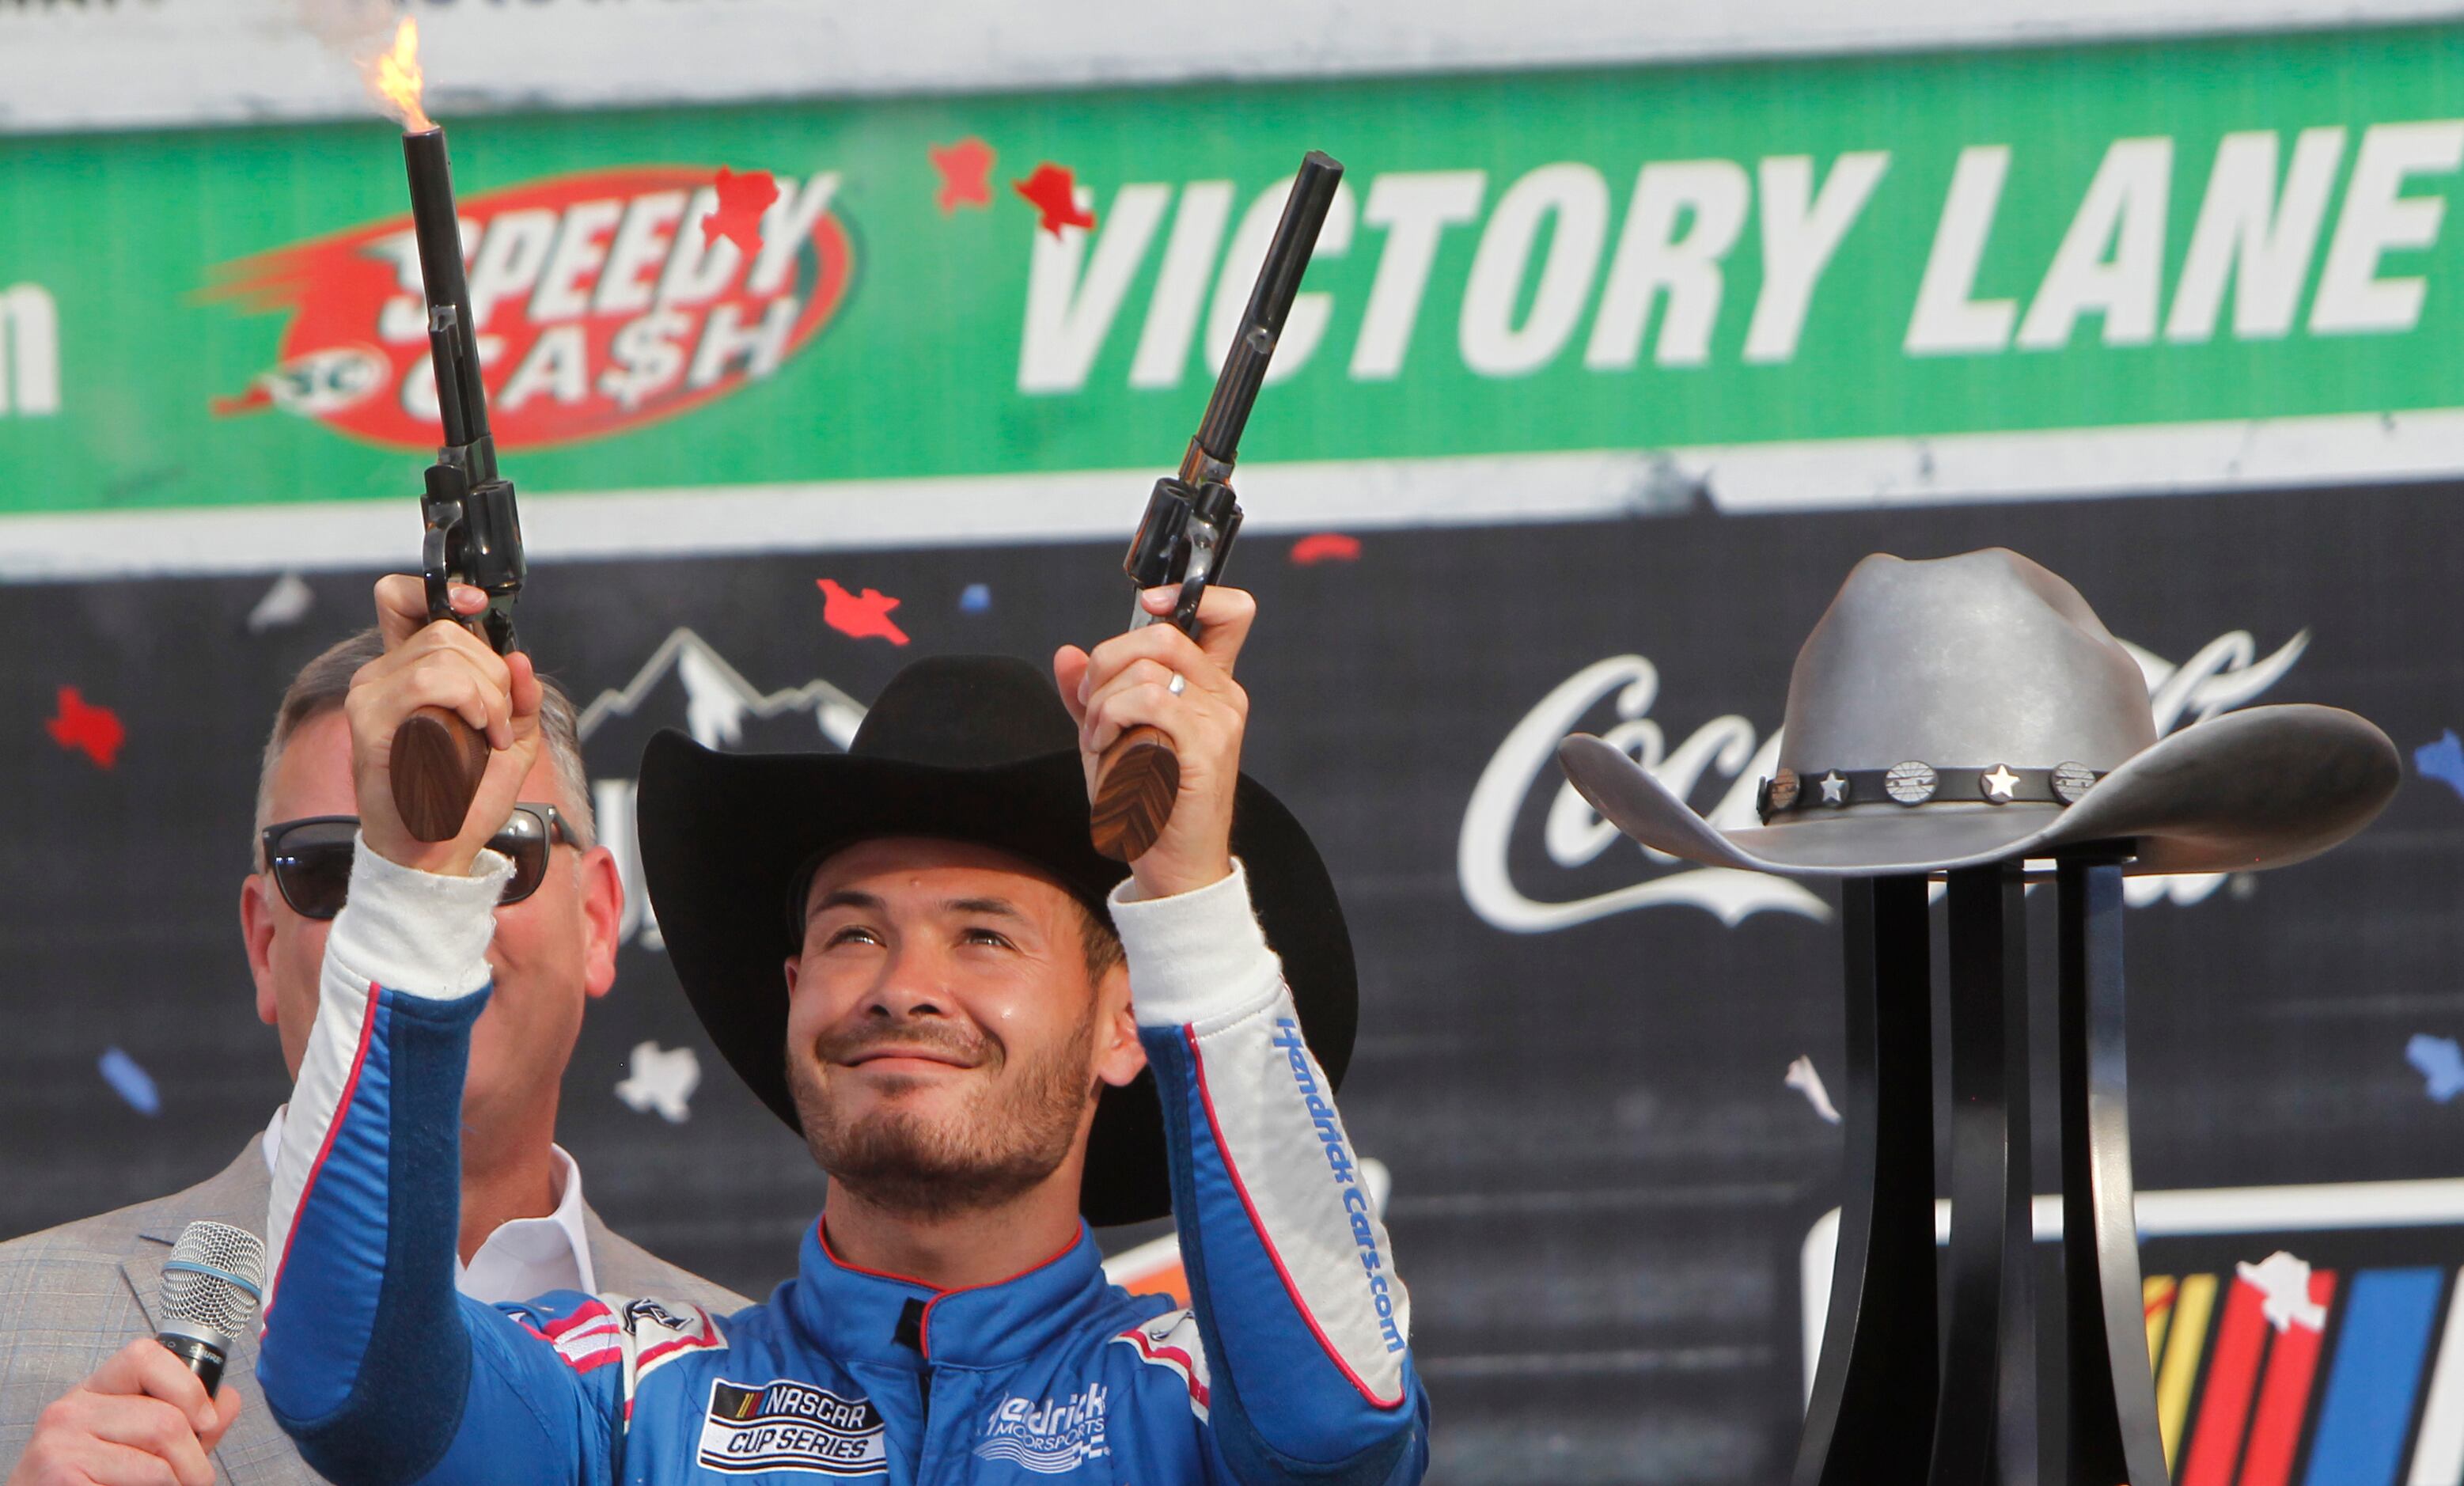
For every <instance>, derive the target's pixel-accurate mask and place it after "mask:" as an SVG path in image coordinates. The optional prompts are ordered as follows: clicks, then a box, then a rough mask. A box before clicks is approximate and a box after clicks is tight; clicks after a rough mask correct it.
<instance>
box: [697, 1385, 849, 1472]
mask: <svg viewBox="0 0 2464 1486" xmlns="http://www.w3.org/2000/svg"><path fill="white" fill-rule="evenodd" d="M698 1458H699V1459H700V1462H701V1464H702V1465H703V1466H704V1467H706V1468H708V1469H710V1470H713V1471H725V1472H727V1473H729V1474H730V1475H748V1474H750V1473H752V1472H755V1471H807V1472H811V1473H813V1474H816V1475H875V1474H877V1473H879V1472H881V1471H885V1470H887V1469H889V1459H890V1457H889V1453H888V1451H887V1449H886V1448H885V1447H884V1445H883V1443H882V1423H881V1410H878V1409H875V1408H874V1407H872V1400H871V1399H869V1398H841V1397H840V1396H839V1395H837V1394H836V1393H833V1392H830V1391H828V1390H827V1389H825V1388H815V1387H813V1386H812V1385H811V1384H809V1383H796V1382H791V1381H789V1380H788V1379H785V1378H779V1379H774V1380H773V1381H771V1382H769V1383H766V1384H759V1385H756V1384H748V1383H730V1382H728V1381H727V1380H726V1379H724V1378H717V1379H714V1380H713V1381H712V1383H711V1385H710V1416H709V1417H708V1418H706V1419H704V1420H703V1421H702V1426H701V1452H700V1455H699V1457H698Z"/></svg>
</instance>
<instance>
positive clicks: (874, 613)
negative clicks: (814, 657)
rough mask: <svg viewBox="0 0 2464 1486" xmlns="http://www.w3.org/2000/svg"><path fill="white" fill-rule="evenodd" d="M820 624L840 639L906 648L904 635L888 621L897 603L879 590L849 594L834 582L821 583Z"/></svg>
mask: <svg viewBox="0 0 2464 1486" xmlns="http://www.w3.org/2000/svg"><path fill="white" fill-rule="evenodd" d="M821 590H822V623H825V624H827V625H829V626H830V627H831V628H832V629H835V630H837V631H838V632H839V633H840V634H842V635H847V636H850V637H852V638H854V639H857V640H887V641H889V642H890V643H891V645H905V644H906V643H907V632H906V631H905V630H903V629H900V628H899V627H898V625H897V624H896V623H893V622H892V621H891V618H890V611H891V610H892V609H894V608H896V607H898V601H897V600H895V599H892V598H891V597H890V596H889V595H888V594H885V593H883V592H882V591H881V590H880V589H878V588H868V589H866V590H865V591H864V592H862V593H860V594H854V593H849V592H847V590H846V589H844V588H842V587H840V586H839V585H838V583H837V581H836V580H835V579H826V578H825V579H821Z"/></svg>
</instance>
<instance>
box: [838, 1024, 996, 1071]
mask: <svg viewBox="0 0 2464 1486" xmlns="http://www.w3.org/2000/svg"><path fill="white" fill-rule="evenodd" d="M892 1051H896V1052H916V1051H924V1052H933V1053H941V1054H946V1055H948V1057H949V1058H950V1059H951V1060H953V1061H956V1062H962V1063H965V1064H966V1065H968V1066H969V1067H978V1066H980V1065H982V1064H984V1063H987V1062H990V1061H992V1057H991V1055H992V1051H993V1047H992V1039H991V1038H986V1037H984V1036H982V1035H981V1034H979V1033H975V1032H970V1031H968V1030H967V1029H965V1028H963V1027H958V1026H955V1025H953V1024H951V1023H949V1022H945V1021H869V1022H865V1023H863V1024H861V1025H859V1026H854V1027H849V1028H847V1029H846V1030H844V1031H839V1032H830V1033H825V1034H823V1035H822V1036H821V1037H820V1038H816V1039H815V1040H814V1042H813V1053H814V1055H815V1056H816V1057H818V1058H819V1059H820V1060H822V1061H823V1062H824V1063H851V1062H854V1061H856V1060H859V1059H862V1058H867V1057H869V1056H871V1055H873V1054H876V1053H884V1052H892Z"/></svg>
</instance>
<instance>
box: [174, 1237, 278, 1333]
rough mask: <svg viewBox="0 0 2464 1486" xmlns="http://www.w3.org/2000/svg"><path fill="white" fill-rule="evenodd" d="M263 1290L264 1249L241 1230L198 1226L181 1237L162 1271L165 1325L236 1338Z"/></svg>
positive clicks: (256, 1240)
mask: <svg viewBox="0 0 2464 1486" xmlns="http://www.w3.org/2000/svg"><path fill="white" fill-rule="evenodd" d="M264 1288H265V1244H264V1242H263V1240H261V1239H259V1238H258V1237H257V1236H256V1235H254V1234H253V1233H250V1232H249V1231H248V1230H247V1229H245V1228H233V1227H232V1226H231V1224H229V1223H210V1222H206V1221H204V1220H202V1219H201V1220H199V1221H197V1222H194V1223H190V1224H189V1225H188V1226H187V1228H184V1229H182V1230H181V1231H180V1241H179V1242H178V1243H175V1244H173V1245H172V1246H171V1257H170V1258H169V1259H168V1260H166V1261H165V1263H164V1265H163V1302H162V1303H163V1322H164V1323H165V1325H172V1324H177V1325H178V1326H180V1327H181V1329H183V1330H189V1331H209V1332H212V1333H214V1334H216V1335H219V1336H223V1337H227V1338H228V1337H237V1336H238V1335H239V1334H240V1333H241V1332H242V1331H244V1330H246V1329H247V1328H248V1323H249V1319H250V1318H251V1317H253V1316H254V1315H255V1314H256V1298H257V1296H258V1295H259V1294H260V1293H261V1292H262V1291H263V1290H264Z"/></svg>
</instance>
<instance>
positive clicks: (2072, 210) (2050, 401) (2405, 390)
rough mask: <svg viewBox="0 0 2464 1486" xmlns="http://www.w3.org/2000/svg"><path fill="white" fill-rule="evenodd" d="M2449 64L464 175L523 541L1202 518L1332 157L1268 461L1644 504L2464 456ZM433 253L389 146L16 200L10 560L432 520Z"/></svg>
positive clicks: (1246, 88) (1924, 85) (2410, 34)
mask: <svg viewBox="0 0 2464 1486" xmlns="http://www.w3.org/2000/svg"><path fill="white" fill-rule="evenodd" d="M2458 39H2459V33H2458V32H2457V31H2454V30H2443V29H2422V30H2392V31H2375V32H2365V33H2341V34H2313V35H2298V36H2283V37H2276V38H2267V39H2259V40H2231V41H2211V42H2195V43H2167V44H2164V45H2162V46H2144V47H2143V46H2134V47H2106V48H2096V49H2080V50H2052V51H2034V52H2028V51H2013V52H2000V53H1991V54H1975V55H1955V56H1933V57H1891V58H1865V59H1848V60H1822V61H1807V62H1801V63H1787V64H1768V63H1757V64H1740V65H1733V66H1717V67H1690V68H1683V69H1635V70H1621V71H1617V72H1604V73H1571V74H1553V73H1544V74H1528V75H1521V76H1493V77H1459V78H1441V79H1403V80H1382V81H1359V82H1347V83H1309V84H1293V85H1272V86H1268V85H1254V84H1252V85H1242V86H1237V87H1190V88H1185V89H1174V90H1142V91H1130V92H1106V93H1091V94H1073V95H1066V96H1018V97H987V98H942V99H896V100H880V101H863V102H847V103H798V102H782V103H777V104H770V105H762V106H747V107H728V108H716V109H708V110H699V111H676V112H662V113H656V114H652V113H640V114H627V113H611V114H587V115H578V114H562V115H544V114H539V115H523V116H511V117H490V118H468V119H449V120H447V123H448V127H449V134H450V136H451V144H452V149H453V152H454V164H455V169H456V177H457V185H458V186H459V189H460V192H461V197H462V206H463V208H464V215H465V229H466V239H467V244H466V246H467V247H468V249H469V251H470V254H471V276H472V280H473V294H474V297H476V298H477V299H478V301H479V303H478V305H477V307H476V308H477V313H478V316H479V318H480V320H481V331H482V335H483V339H484V343H485V345H486V348H487V354H488V356H489V359H490V361H489V381H490V384H491V391H492V395H493V396H494V398H495V403H496V407H497V425H498V432H499V435H500V442H501V444H502V446H503V448H504V452H505V456H506V461H505V462H506V467H507V469H508V470H509V471H510V472H511V473H512V474H513V475H514V476H515V477H516V478H517V480H518V481H519V482H520V485H521V488H522V490H523V492H525V493H526V494H528V493H533V492H539V493H550V492H623V491H658V490H668V489H675V488H684V487H697V486H743V485H753V486H769V485H802V484H809V483H815V482H833V481H847V480H877V479H896V478H906V477H917V476H970V475H1009V474H1021V473H1035V472H1056V471H1069V470H1098V469H1120V468H1127V467H1141V466H1145V467H1154V468H1156V469H1158V470H1160V469H1162V468H1165V467H1168V466H1169V465H1171V464H1172V463H1173V462H1174V460H1175V458H1176V457H1177V452H1178V450H1179V448H1180V446H1181V444H1182V443H1183V441H1185V439H1186V438H1187V436H1188V433H1189V431H1190V429H1191V428H1192V427H1193V426H1194V424H1195V419H1196V416H1197V412H1198V410H1199V406H1200V405H1201V404H1202V402H1203V400H1204V393H1205V389H1206V386H1207V385H1208V383H1209V382H1211V379H1212V374H1213V363H1214V361H1215V360H1216V353H1217V351H1218V350H1219V349H1220V346H1221V337H1222V335H1223V334H1224V333H1225V332H1224V330H1223V328H1222V327H1223V326H1224V325H1225V324H1226V323H1227V321H1226V317H1227V315H1228V314H1229V313H1230V312H1231V310H1232V309H1233V308H1235V307H1236V306H1237V303H1238V301H1239V300H1240V299H1241V298H1242V297H1243V295H1245V292H1246V289H1247V287H1248V281H1249V278H1250V276H1251V274H1252V273H1253V272H1254V267H1255V264H1256V261H1257V258H1258V255H1259V253H1260V252H1261V251H1262V250H1263V244H1264V240H1265V233H1266V231H1267V230H1268V229H1269V228H1270V227H1271V225H1272V219H1273V217H1274V215H1275V212H1276V209H1277V208H1278V207H1279V205H1280V203H1281V198H1282V194H1283V181H1284V180H1285V179H1286V178H1287V172H1288V171H1289V170H1290V169H1291V167H1292V165H1293V164H1295V163H1296V162H1297V161H1298V159H1299V157H1300V155H1301V154H1302V152H1303V151H1304V150H1305V149H1308V148H1310V147H1320V148H1324V149H1326V150H1328V151H1330V152H1331V153H1332V154H1334V155H1335V156H1336V157H1338V158H1339V159H1341V160H1342V161H1343V162H1344V163H1345V164H1346V165H1347V166H1348V167H1349V175H1348V177H1347V186H1346V191H1345V196H1344V198H1343V199H1342V200H1341V201H1340V202H1339V203H1338V206H1337V208H1336V209H1335V211H1334V213H1333V215H1332V216H1331V218H1330V220H1329V224H1328V227H1327V230H1326V235H1325V237H1324V239H1323V241H1322V244H1321V247H1320V250H1319V253H1318V259H1317V262H1316V263H1315V264H1314V266H1313V267H1312V268H1311V270H1310V272H1309V278H1308V281H1307V290H1308V294H1307V295H1305V297H1304V300H1303V302H1302V304H1301V306H1300V307H1299V308H1298V309H1297V310H1296V311H1295V312H1294V316H1293V319H1292V323H1291V325H1290V327H1289V328H1288V329H1287V333H1286V337H1285V340H1284V344H1283V346H1282V348H1281V351H1280V353H1279V357H1278V360H1277V362H1276V371H1277V373H1278V377H1277V382H1276V384H1275V385H1274V386H1273V387H1271V388H1270V389H1269V390H1268V392H1267V393H1266V395H1265V398H1264V399H1263V401H1262V404H1261V406H1260V409H1259V412H1258V415H1257V417H1256V419H1255V420H1254V421H1253V422H1252V424H1251V426H1250V430H1249V435H1248V438H1247V440H1246V445H1245V451H1246V452H1248V453H1249V454H1251V455H1252V456H1253V457H1256V458H1259V459H1269V460H1274V461H1316V460H1369V459H1397V458H1407V457H1416V456H1440V455H1482V454H1529V453H1544V452H1549V451H1560V450H1590V449H1636V448H1641V449H1650V448H1673V447H1703V446H1730V445H1762V444H1776V443H1790V442H1802V441H1816V440H1837V439H1859V438H1884V437H1899V438H1905V437H1918V436H1940V435H1956V434H1974V433H1995V432H2018V431H2024V430H2040V429H2069V428H2099V427H2111V426H2123V425H2143V424H2168V423H2177V422H2201V421H2213V420H2234V419H2275V418H2288V417H2300V416H2311V415H2324V414H2349V413H2376V412H2387V411H2402V410H2409V409H2435V408H2449V407H2459V406H2464V359H2459V356H2458V354H2457V350H2456V347H2457V346H2458V345H2459V344H2464V298H2459V295H2458V294H2457V292H2456V288H2457V286H2456V285H2455V283H2454V282H2453V280H2454V276H2455V264H2454V252H2453V227H2452V224H2451V223H2450V222H2449V221H2448V220H2447V211H2446V208H2447V204H2448V200H2449V198H2450V197H2451V196H2452V195H2453V192H2454V191H2455V189H2456V186H2457V184H2458V178H2459V167H2464V68H2459V66H2458V65H2457V63H2456V62H2455V60H2454V58H2455V57H2456V56H2457V55H2464V53H2459V51H2458V48H2457V41H2458ZM1047 164H1048V165H1050V166H1053V167H1056V168H1055V169H1054V170H1050V171H1041V167H1044V166H1045V165H1047ZM721 167H726V168H727V169H728V170H729V171H731V172H732V177H731V182H730V184H729V186H727V188H726V189H725V190H724V191H722V190H721V189H720V188H719V186H718V184H717V182H716V177H717V175H718V172H719V170H720V168H721ZM1061 171H1067V178H1066V179H1065V178H1064V177H1063V176H1062V175H1061V173H1060V172H1061ZM757 172H767V173H769V175H770V176H771V177H772V180H771V181H770V183H768V186H769V188H771V189H775V191H776V199H775V200H771V201H769V202H768V204H767V205H766V206H764V205H763V204H762V203H761V202H760V201H759V199H758V192H759V189H760V188H761V187H762V183H760V182H759V180H755V181H753V182H751V183H749V184H748V183H747V182H745V181H744V180H743V179H742V178H743V177H745V176H747V175H752V174H754V173H757ZM1021 183H1023V186H1022V185H1021ZM1072 186H1075V189H1076V195H1075V197H1074V198H1073V196H1072V194H1071V187H1072ZM748 189H750V190H753V191H754V192H756V193H757V194H756V195H747V194H746V192H747V190H748ZM1030 196H1033V197H1035V198H1037V199H1038V200H1039V201H1040V203H1041V205H1038V204H1037V202H1036V201H1030V200H1029V197H1030ZM1073 200H1074V201H1075V202H1077V203H1080V204H1083V207H1084V208H1085V210H1084V211H1080V210H1074V209H1073V208H1072V203H1073ZM1088 214H1091V216H1092V219H1093V225H1092V227H1091V229H1089V228H1086V227H1079V226H1071V225H1068V223H1069V221H1070V220H1072V219H1075V218H1077V217H1081V216H1084V215H1088ZM406 229H407V203H406V200H405V197H404V187H403V175H402V168H401V161H400V156H399V152H398V150H397V149H396V146H395V144H394V142H393V140H392V138H391V136H390V131H389V129H388V127H387V126H385V125H383V124H380V123H376V122H370V123H368V124H366V125H363V126H350V127H341V126H335V127H283V128H267V129H227V130H213V131H199V132H188V133H159V134H131V135H113V136H95V137H62V138H35V139H19V140H13V141H11V142H9V143H8V144H7V145H6V146H5V147H0V470H5V471H6V478H5V481H0V513H6V514H37V513H62V514H65V513H78V512H94V511H107V510H124V509H138V510H145V509H158V508H165V507H202V506H212V505H219V504H233V503H264V502H281V501H294V500H317V501H337V500H353V499H363V498H364V499H378V498H384V499H394V500H402V499H406V498H407V492H409V491H410V490H411V489H412V487H413V484H414V480H415V470H416V468H417V466H418V464H419V463H420V462H421V461H420V457H419V456H418V455H417V454H416V453H415V452H414V451H415V450H417V449H419V448H421V447H423V446H425V445H427V444H428V443H429V442H431V441H432V440H433V438H434V433H433V431H432V429H433V420H432V416H431V412H432V403H433V394H432V391H431V390H429V388H428V386H427V384H426V382H427V372H426V369H425V363H424V355H425V344H424V341H423V339H421V335H420V317H419V314H418V310H417V305H416V302H415V298H414V295H413V293H412V292H411V291H412V290H413V289H414V288H415V284H416V279H415V277H414V276H412V275H413V274H414V273H415V270H414V269H413V268H412V267H411V260H409V259H408V257H407V253H406V250H405V243H406V242H407V237H406Z"/></svg>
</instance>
